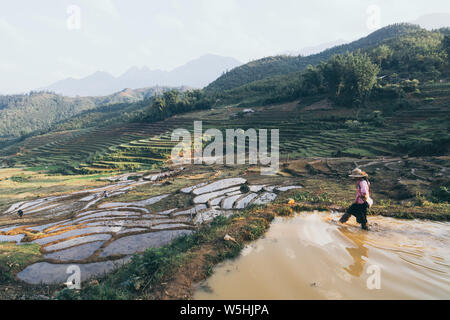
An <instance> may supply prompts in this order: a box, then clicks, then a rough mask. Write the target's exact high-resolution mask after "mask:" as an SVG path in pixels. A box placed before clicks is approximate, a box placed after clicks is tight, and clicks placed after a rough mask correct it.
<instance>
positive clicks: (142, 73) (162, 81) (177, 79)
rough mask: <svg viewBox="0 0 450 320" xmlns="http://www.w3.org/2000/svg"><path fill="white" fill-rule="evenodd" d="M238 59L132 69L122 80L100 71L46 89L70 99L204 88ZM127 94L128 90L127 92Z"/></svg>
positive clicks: (209, 57) (215, 58) (207, 56)
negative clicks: (157, 89)
mask: <svg viewBox="0 0 450 320" xmlns="http://www.w3.org/2000/svg"><path fill="white" fill-rule="evenodd" d="M241 64H242V63H241V62H239V61H238V60H236V59H234V58H230V57H222V56H219V55H215V54H210V53H208V54H205V55H202V56H201V57H199V58H196V59H194V60H190V61H189V62H187V63H186V64H184V65H182V66H180V67H177V68H175V69H173V70H172V71H163V70H151V69H149V68H148V67H147V66H132V67H130V68H129V69H128V70H126V71H125V72H124V73H123V74H121V75H120V76H119V77H114V76H113V75H111V74H109V73H108V72H105V71H96V72H94V73H92V74H90V75H88V76H87V77H84V78H81V79H74V78H67V79H64V80H61V81H58V82H55V83H53V84H51V85H50V86H48V87H45V88H43V89H44V90H49V91H53V92H56V93H59V94H63V95H67V96H104V95H108V94H112V93H115V92H119V91H121V90H123V89H124V88H129V89H137V88H145V87H154V86H171V87H181V86H186V87H193V88H202V87H204V86H206V85H207V84H209V83H210V82H212V81H214V80H215V79H216V78H217V77H219V76H220V75H221V74H222V73H223V72H224V71H226V70H229V69H232V68H234V67H237V66H239V65H241ZM123 92H125V93H126V92H127V91H123Z"/></svg>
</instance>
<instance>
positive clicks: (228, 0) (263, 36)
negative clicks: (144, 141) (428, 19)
mask: <svg viewBox="0 0 450 320" xmlns="http://www.w3.org/2000/svg"><path fill="white" fill-rule="evenodd" d="M434 12H450V1H448V0H427V1H422V0H416V1H411V0H404V1H403V0H379V1H378V0H373V1H365V0H339V1H337V0H336V1H331V0H330V1H325V0H323V1H320V0H314V1H300V0H159V1H155V0H146V1H144V0H68V1H66V0H39V1H32V0H28V1H25V0H14V1H8V0H0V43H1V46H0V94H7V93H16V92H24V91H28V90H30V89H35V88H39V87H43V86H46V85H49V84H50V83H52V82H54V81H57V80H61V79H63V78H66V77H70V76H71V77H75V78H77V77H82V76H86V75H88V74H90V73H92V72H95V71H97V70H102V71H107V72H110V73H111V74H113V75H116V76H117V75H119V74H121V73H123V72H124V71H126V70H127V69H128V68H129V67H131V66H134V65H137V66H144V65H146V66H148V67H150V68H151V69H163V70H170V69H173V68H174V67H177V66H179V65H182V64H184V63H186V62H187V61H189V60H191V59H194V58H197V57H199V56H201V55H203V54H206V53H214V54H219V55H223V56H231V57H234V58H236V59H238V60H240V61H242V62H247V61H249V60H253V59H256V58H261V57H264V56H269V55H274V54H277V53H280V52H286V51H290V50H298V49H300V48H303V47H306V46H313V45H318V44H321V43H324V42H330V41H334V40H337V39H345V40H354V39H357V38H359V37H361V36H365V35H367V34H368V33H370V32H371V31H373V30H374V29H376V28H377V27H379V26H384V25H388V24H391V23H394V22H402V21H411V20H414V19H416V18H417V17H419V16H421V15H423V14H426V13H434ZM378 13H379V18H377V16H378Z"/></svg>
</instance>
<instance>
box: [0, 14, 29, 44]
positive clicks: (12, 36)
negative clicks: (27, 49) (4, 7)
mask: <svg viewBox="0 0 450 320" xmlns="http://www.w3.org/2000/svg"><path fill="white" fill-rule="evenodd" d="M1 38H3V39H5V40H7V41H12V42H14V43H16V44H19V45H24V44H25V43H26V41H25V37H24V36H23V35H22V33H21V32H20V31H19V30H18V29H17V28H16V27H15V26H13V25H12V24H10V23H9V22H8V21H6V20H5V19H3V18H0V39H1Z"/></svg>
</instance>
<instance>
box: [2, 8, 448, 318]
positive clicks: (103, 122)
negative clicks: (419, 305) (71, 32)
mask: <svg viewBox="0 0 450 320" xmlns="http://www.w3.org/2000/svg"><path fill="white" fill-rule="evenodd" d="M87 7H88V6H87V5H86V10H88V8H87ZM81 12H83V11H81ZM364 34H365V35H364V36H362V37H361V36H360V37H359V38H357V40H354V41H351V42H345V43H342V44H338V45H332V46H329V47H327V48H324V49H321V50H318V51H317V52H314V53H309V54H295V55H289V54H286V55H285V54H283V55H276V52H274V53H273V54H272V55H268V56H265V57H264V58H260V59H256V60H251V61H249V62H247V63H240V62H239V61H235V60H233V59H231V58H227V59H226V57H222V56H215V55H206V56H202V57H200V58H199V59H197V60H195V61H193V62H190V63H187V64H186V65H184V66H182V67H179V68H175V69H174V70H172V71H171V72H169V71H165V72H163V71H161V70H150V69H146V68H142V69H141V68H138V67H134V68H131V69H130V70H129V71H127V72H126V73H125V74H123V75H121V76H118V77H113V76H111V75H109V76H107V75H105V74H104V73H102V72H96V73H94V74H93V75H91V76H89V77H87V78H80V79H73V78H70V79H66V80H62V81H59V82H56V83H55V84H54V85H52V86H49V87H46V88H44V89H41V90H37V91H30V92H29V93H20V94H16V93H15V94H3V95H0V299H2V300H100V299H102V300H103V299H105V300H115V299H120V300H215V299H218V300H222V299H225V300H227V299H228V300H234V299H237V300H257V299H261V300H301V299H306V300H314V299H318V300H324V299H331V300H335V299H337V300H342V299H344V300H345V299H350V300H354V299H369V300H371V299H375V300H379V299H393V300H396V299H401V300H402V299H419V300H422V299H437V300H448V299H449V298H450V204H449V200H450V134H449V132H450V131H449V129H450V128H449V126H450V29H449V27H448V26H441V27H439V28H431V29H430V28H425V27H422V26H421V25H419V24H414V23H394V24H389V25H386V26H383V27H379V28H377V29H376V30H371V31H367V32H365V33H364ZM0 36H1V33H0ZM212 66H216V67H215V68H216V69H217V70H216V69H214V68H213V67H212ZM219 67H220V68H219ZM186 70H187V71H186ZM205 70H206V71H208V72H206V71H205ZM185 71H186V72H185ZM188 71H189V72H188ZM212 71H214V72H215V73H214V74H212V73H213V72H212ZM152 72H153V73H154V74H153V73H152ZM145 73H148V74H145ZM210 73H211V75H209V74H210ZM194 75H196V76H194ZM206 75H209V76H208V77H207V76H206ZM153 77H156V80H152V79H154V78H153ZM202 77H203V78H204V79H203V78H202ZM200 78H202V81H203V82H201V84H199V81H200V80H199V79H200ZM143 79H144V80H145V81H144V80H143ZM174 79H175V80H178V79H181V80H180V81H182V82H180V81H175V80H174ZM126 81H128V82H126ZM152 81H153V82H152ZM123 83H127V85H126V86H125V84H123ZM100 84H101V85H100ZM41 87H42V85H41ZM5 88H6V86H5ZM0 89H2V90H3V88H1V87H0ZM4 91H5V92H6V89H5V90H4ZM199 124H201V133H200V135H196V133H195V131H196V130H198V125H199ZM180 129H182V130H184V131H183V132H187V133H188V134H189V136H188V137H189V140H188V141H189V142H188V143H187V144H185V145H183V148H182V149H177V145H178V146H179V144H178V143H179V139H178V138H177V139H174V136H176V137H179V135H178V136H177V135H176V134H174V132H175V133H176V132H177V130H180ZM231 130H235V132H241V131H242V132H246V133H249V132H255V133H257V132H258V133H259V134H258V136H257V138H258V139H259V140H258V143H256V141H255V144H254V145H253V144H252V143H253V142H252V141H251V139H245V138H244V139H242V140H239V139H234V138H235V137H233V139H232V141H228V140H227V139H226V137H227V138H228V136H227V132H231ZM178 132H180V131H178ZM208 132H215V133H216V135H215V138H213V137H211V135H208ZM266 132H268V133H269V134H268V135H267V137H264V135H263V134H262V133H266ZM275 132H276V133H277V134H278V136H276V140H277V141H275V139H274V138H273V137H274V133H275ZM191 134H192V137H193V138H192V139H190V135H191ZM219 136H220V138H221V139H220V140H219V139H218V137H219ZM222 137H223V139H222ZM255 137H256V136H255ZM271 137H272V139H271ZM262 138H264V139H262ZM261 139H262V140H261ZM186 141H187V140H186ZM212 141H214V142H215V143H216V146H217V148H215V150H214V152H213V154H211V157H212V158H214V159H215V160H220V161H213V162H208V161H207V160H206V158H204V159H203V160H202V159H200V160H199V159H198V158H196V156H197V153H196V152H197V149H196V148H198V147H200V149H202V148H203V150H205V148H207V147H208V145H209V144H210V143H211V142H212ZM240 143H243V145H239V144H240ZM264 143H266V145H264ZM275 144H276V145H277V148H275V149H274V148H272V149H271V147H274V145H275ZM252 146H253V147H255V148H254V149H252ZM256 147H257V148H256ZM240 148H241V149H240ZM174 150H175V151H174ZM209 150H211V148H210V149H209ZM236 150H237V151H236ZM239 150H243V151H244V152H243V153H241V154H239ZM219 151H220V152H219ZM222 151H223V152H222ZM230 152H231V157H232V159H235V158H234V156H235V155H236V159H238V157H239V156H240V155H241V156H242V158H241V159H242V160H243V163H242V162H239V161H237V162H236V161H234V162H230V161H228V160H229V159H231V158H228V156H229V154H230ZM263 154H266V156H267V159H269V158H270V159H271V160H272V162H267V161H266V162H263V161H261V159H263V158H264V157H263ZM174 155H180V157H187V158H188V159H193V161H185V162H181V163H179V162H176V161H174ZM200 155H201V154H200ZM191 157H192V158H191ZM252 159H254V160H255V161H254V162H252ZM256 160H258V161H256ZM275 160H276V161H278V162H277V163H276V166H275ZM269 167H270V168H271V169H274V168H275V170H272V171H270V170H268V169H269ZM268 172H269V174H268ZM355 184H356V199H355ZM185 311H186V310H185Z"/></svg>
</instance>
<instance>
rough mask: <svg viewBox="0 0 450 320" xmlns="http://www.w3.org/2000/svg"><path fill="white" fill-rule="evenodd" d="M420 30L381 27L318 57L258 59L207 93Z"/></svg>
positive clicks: (211, 86)
mask: <svg viewBox="0 0 450 320" xmlns="http://www.w3.org/2000/svg"><path fill="white" fill-rule="evenodd" d="M420 30H422V29H421V28H420V26H418V25H412V24H407V23H401V24H393V25H390V26H387V27H384V28H381V29H379V30H377V31H375V32H373V33H371V34H369V35H368V36H367V37H364V38H361V39H359V40H356V41H353V42H351V43H348V44H343V45H340V46H336V47H333V48H330V49H327V50H325V51H323V52H321V53H318V54H314V55H310V56H306V57H303V56H298V57H291V56H274V57H267V58H263V59H260V60H255V61H252V62H249V63H247V64H245V65H242V66H240V67H237V68H234V69H232V70H231V71H229V72H227V73H225V74H224V75H222V76H221V77H219V78H218V79H217V80H215V81H214V82H212V83H211V84H209V85H208V86H207V87H206V88H205V90H206V91H207V92H218V91H221V90H229V89H233V88H237V87H240V86H242V85H244V84H247V83H250V82H253V81H257V80H262V79H265V78H267V77H271V76H276V75H283V74H288V73H292V72H296V71H302V70H304V69H305V68H306V67H307V66H308V65H316V64H318V63H320V62H322V61H326V60H328V59H329V58H331V57H332V56H333V55H335V54H343V53H346V52H347V51H350V52H351V51H355V50H357V49H364V48H369V47H372V46H376V45H378V44H380V43H382V42H384V41H386V40H388V39H392V38H396V37H400V36H404V35H407V34H410V33H414V32H417V31H420Z"/></svg>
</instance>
